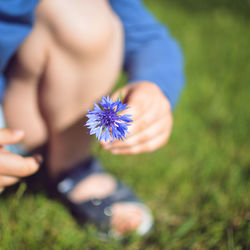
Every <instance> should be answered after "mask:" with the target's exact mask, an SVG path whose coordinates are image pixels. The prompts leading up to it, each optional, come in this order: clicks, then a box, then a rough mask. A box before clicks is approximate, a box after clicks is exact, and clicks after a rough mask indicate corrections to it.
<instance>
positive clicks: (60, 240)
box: [0, 0, 250, 250]
mask: <svg viewBox="0 0 250 250" xmlns="http://www.w3.org/2000/svg"><path fill="white" fill-rule="evenodd" d="M145 4H146V5H147V6H148V8H149V9H150V10H151V11H152V12H153V13H154V14H155V15H156V16H157V18H158V19H159V20H160V21H161V22H163V23H164V24H166V25H167V26H168V28H169V30H170V32H171V34H172V35H173V36H174V37H175V38H176V39H177V40H178V41H179V42H180V44H181V47H182V49H183V52H184V55H185V64H186V78H187V85H186V87H185V89H184V91H183V93H182V97H181V99H180V102H179V104H178V106H177V108H176V110H175V113H174V118H175V126H174V129H173V133H172V136H171V139H170V141H169V143H168V144H167V145H166V146H165V147H163V148H162V149H160V150H158V151H157V152H154V153H150V154H143V155H138V156H111V154H109V153H108V152H104V151H98V149H97V148H98V146H97V144H95V145H94V150H95V152H96V154H97V155H99V156H100V157H101V158H102V160H103V162H104V164H105V165H106V166H107V169H108V170H109V171H110V172H112V173H114V174H115V175H116V176H118V177H119V178H121V179H123V180H124V181H125V182H126V183H128V184H129V185H131V186H132V187H133V188H134V189H135V190H136V191H137V193H138V194H139V195H140V196H141V197H142V199H143V200H144V201H145V202H146V203H147V204H148V205H149V206H150V207H151V208H152V210H153V213H154V216H155V219H156V222H155V228H154V231H153V232H152V233H151V234H150V235H149V236H147V237H145V238H142V239H140V238H137V237H131V238H130V239H129V240H128V241H127V242H126V243H123V244H122V243H120V242H115V241H109V242H105V243H103V242H100V241H98V240H96V237H95V229H94V228H93V227H91V226H87V227H85V228H84V229H82V228H80V227H79V226H78V225H77V224H76V222H75V221H74V219H73V218H72V217H71V215H70V214H69V213H68V211H67V210H66V209H65V208H64V207H63V206H62V205H61V204H60V203H59V202H57V201H52V200H50V199H49V198H48V197H47V196H46V194H45V193H44V192H43V191H41V190H40V189H39V190H38V191H37V192H35V191H31V190H29V189H27V187H26V184H25V183H21V184H20V185H19V186H18V187H16V188H15V189H14V191H12V192H10V193H7V194H5V195H4V196H0V211H1V212H0V249H37V248H38V247H39V248H40V249H120V248H124V249H197V250H198V249H250V228H249V222H250V192H249V191H250V181H249V177H250V108H249V107H250V104H249V103H250V49H249V45H250V32H249V31H250V1H249V0H238V1H232V0H209V1H208V0H199V1H198V0H146V1H145ZM121 84H122V83H121Z"/></svg>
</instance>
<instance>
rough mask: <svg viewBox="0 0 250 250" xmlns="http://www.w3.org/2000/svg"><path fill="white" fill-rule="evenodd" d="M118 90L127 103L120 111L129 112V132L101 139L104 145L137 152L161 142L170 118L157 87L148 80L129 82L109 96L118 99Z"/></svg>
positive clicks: (113, 149)
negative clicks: (117, 137) (108, 140)
mask: <svg viewBox="0 0 250 250" xmlns="http://www.w3.org/2000/svg"><path fill="white" fill-rule="evenodd" d="M120 93H122V99H123V101H125V102H126V103H127V104H128V106H129V107H130V108H129V109H127V110H126V111H124V112H123V113H127V114H131V115H132V120H133V122H132V123H131V126H129V129H128V130H129V132H130V134H128V136H127V139H125V140H124V141H118V140H116V141H114V142H113V143H101V144H102V146H103V148H104V149H107V150H110V151H111V152H112V153H113V154H138V153H144V152H151V151H154V150H156V149H158V148H160V147H161V146H162V145H164V144H165V143H166V142H167V141H168V138H169V136H170V133H171V129H172V125H173V118H172V113H171V108H170V103H169V101H168V99H167V98H166V96H165V95H164V94H163V93H162V91H161V90H160V89H159V87H158V86H157V85H155V84H154V83H151V82H137V83H134V84H129V85H126V86H125V87H123V88H121V89H119V90H118V91H116V92H115V93H114V95H112V99H113V100H115V99H117V97H118V96H119V94H120Z"/></svg>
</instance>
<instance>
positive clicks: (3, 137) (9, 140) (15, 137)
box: [0, 128, 24, 146]
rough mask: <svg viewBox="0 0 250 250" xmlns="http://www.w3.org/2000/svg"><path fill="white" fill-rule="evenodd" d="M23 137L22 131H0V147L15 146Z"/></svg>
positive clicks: (5, 129)
mask: <svg viewBox="0 0 250 250" xmlns="http://www.w3.org/2000/svg"><path fill="white" fill-rule="evenodd" d="M23 137H24V131H23V130H13V129H7V128H3V129H0V146H1V145H4V144H15V143H18V142H20V141H21V140H22V139H23Z"/></svg>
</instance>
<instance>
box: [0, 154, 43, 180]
mask: <svg viewBox="0 0 250 250" xmlns="http://www.w3.org/2000/svg"><path fill="white" fill-rule="evenodd" d="M38 168H39V163H38V161H37V160H36V159H35V158H34V157H22V156H20V155H15V154H11V153H1V154H0V174H2V175H8V176H14V177H25V176H28V175H31V174H33V173H35V172H36V171H37V170H38Z"/></svg>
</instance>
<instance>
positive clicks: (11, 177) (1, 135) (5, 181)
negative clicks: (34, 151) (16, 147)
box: [0, 129, 41, 192]
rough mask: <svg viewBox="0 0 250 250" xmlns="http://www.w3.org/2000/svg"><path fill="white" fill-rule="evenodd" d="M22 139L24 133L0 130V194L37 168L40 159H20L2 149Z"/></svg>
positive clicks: (20, 157)
mask: <svg viewBox="0 0 250 250" xmlns="http://www.w3.org/2000/svg"><path fill="white" fill-rule="evenodd" d="M23 138H24V132H23V131H21V130H11V129H0V192H2V191H3V190H4V188H5V187H7V186H10V185H13V184H15V183H17V182H18V181H19V180H20V179H21V178H22V177H26V176H29V175H31V174H33V173H35V172H36V171H37V170H38V168H39V162H40V161H41V159H40V157H39V158H38V157H37V156H35V157H22V156H20V155H17V154H13V153H10V152H8V151H7V150H6V149H4V148H3V145H10V144H15V143H18V142H20V141H21V140H22V139H23Z"/></svg>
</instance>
